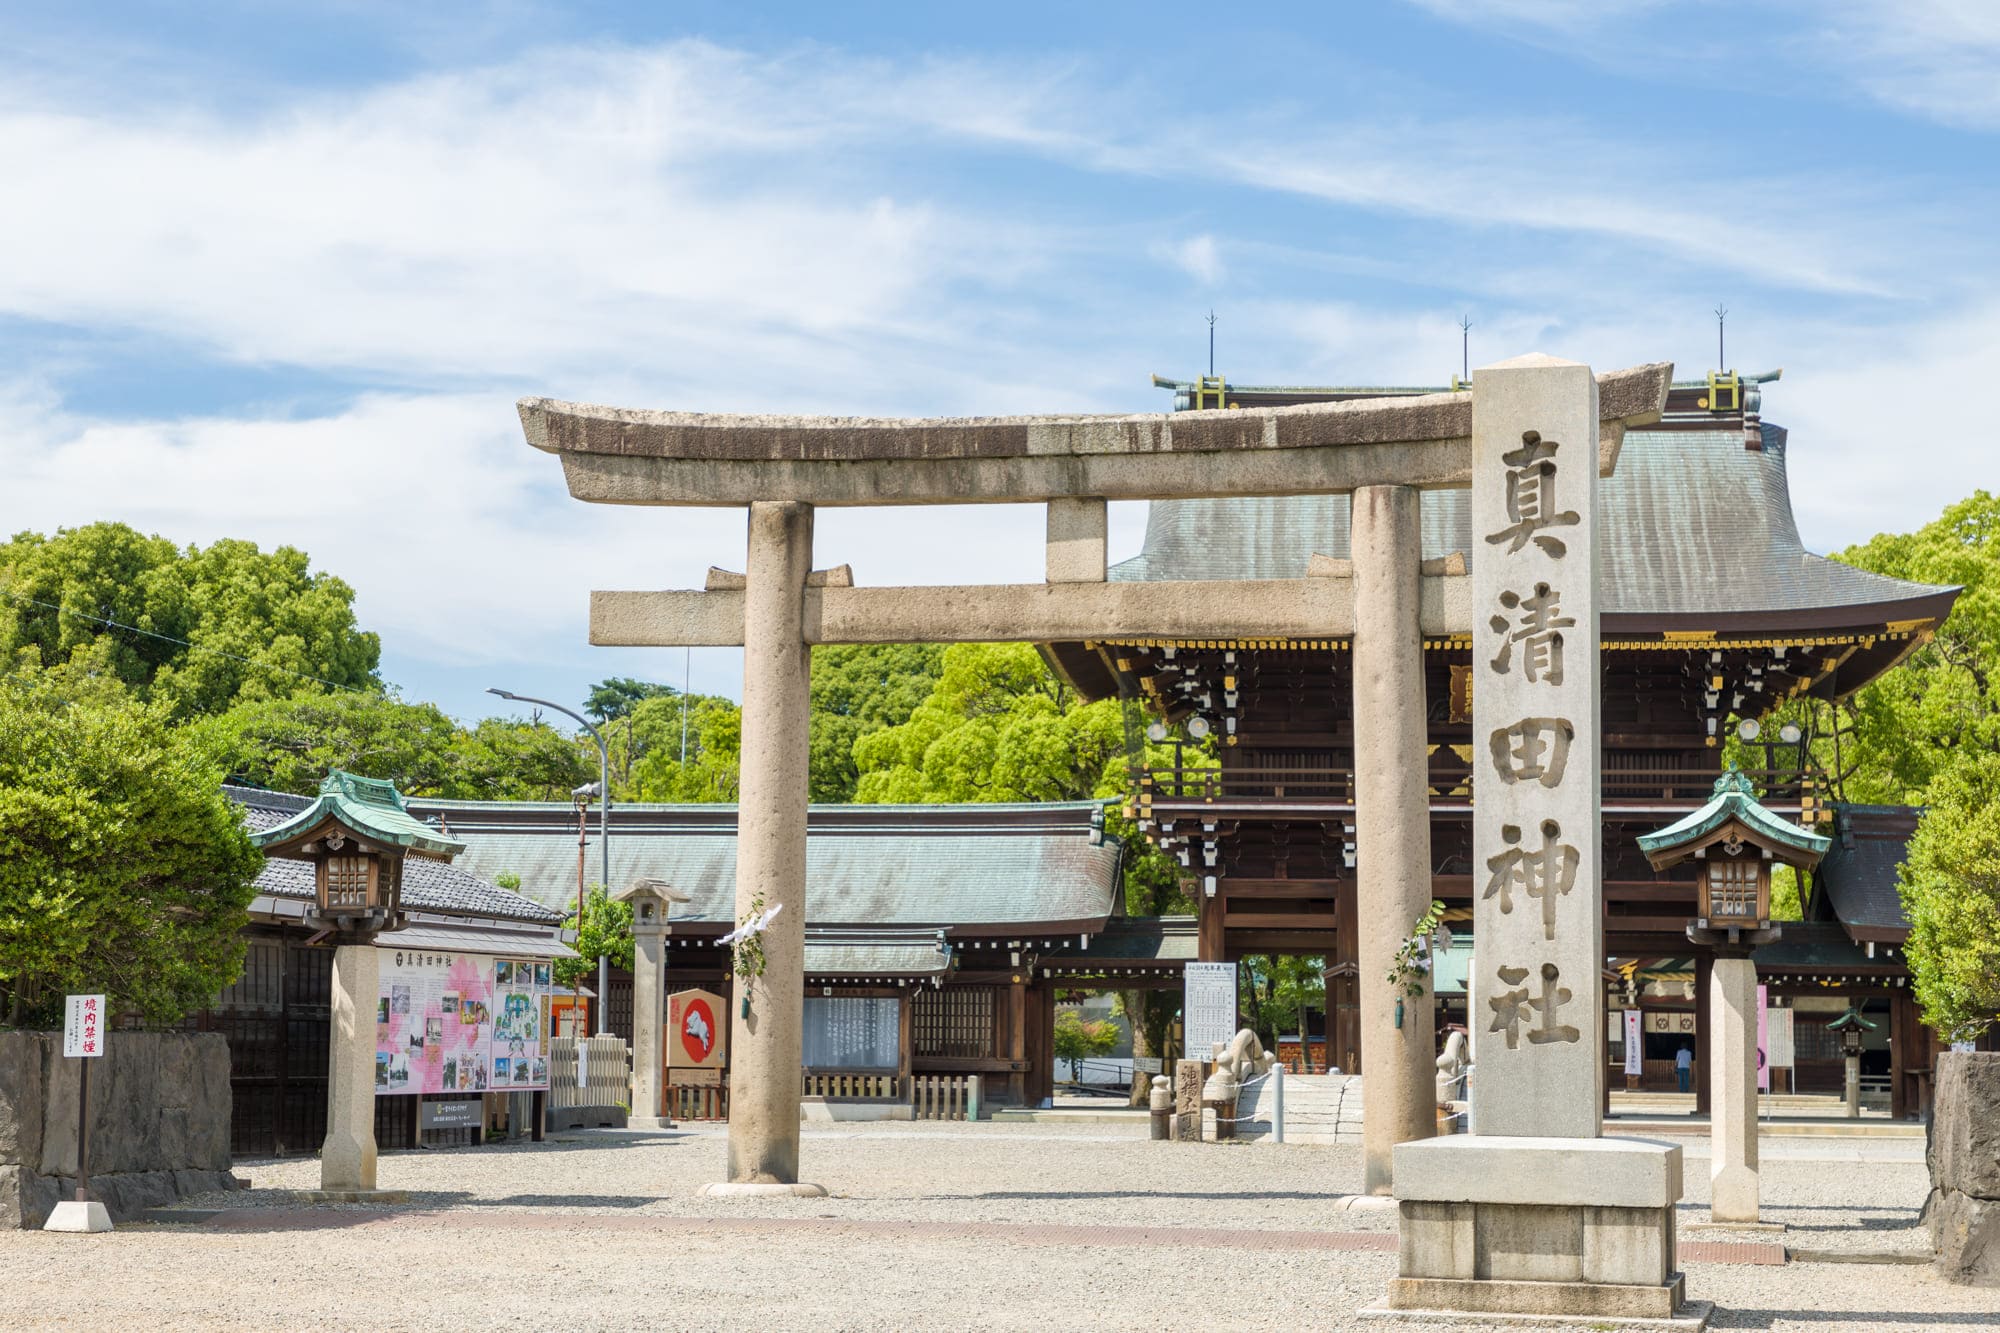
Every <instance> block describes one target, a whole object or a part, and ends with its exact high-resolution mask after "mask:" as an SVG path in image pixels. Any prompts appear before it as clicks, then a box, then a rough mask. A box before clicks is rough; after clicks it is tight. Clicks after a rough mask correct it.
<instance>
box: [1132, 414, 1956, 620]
mask: <svg viewBox="0 0 2000 1333" xmlns="http://www.w3.org/2000/svg"><path fill="white" fill-rule="evenodd" d="M1599 487H1600V489H1599V492H1598V497H1599V498H1598V503H1599V513H1598V523H1597V532H1598V559H1599V569H1600V570H1601V571H1602V577H1603V580H1604V586H1603V590H1602V591H1601V593H1600V594H1599V596H1600V599H1601V600H1600V603H1599V604H1600V606H1601V607H1602V608H1603V610H1602V614H1603V628H1604V631H1605V632H1606V633H1607V634H1609V633H1618V632H1620V631H1627V632H1631V631H1640V630H1659V629H1674V628H1681V627H1685V628H1691V629H1692V628H1699V629H1716V630H1729V629H1733V628H1742V629H1756V630H1774V629H1781V628H1788V627H1797V626H1802V625H1808V624H1812V625H1819V624H1827V625H1843V624H1848V625H1864V624H1874V625H1881V624H1883V623H1885V621H1896V620H1928V621H1937V620H1942V619H1943V617H1944V615H1945V614H1946V612H1948V611H1949V610H1950V608H1951V600H1952V597H1953V596H1954V595H1955V592H1956V590H1955V589H1951V588H1939V587H1934V586H1932V585H1930V584H1923V583H1906V582H1904V581H1903V580H1901V579H1892V578H1885V577H1883V576H1882V575H1880V574H1871V573H1869V572H1868V571H1866V570H1862V569H1855V568H1854V567H1852V566H1850V565H1843V564H1841V563H1839V562H1838V561H1834V560H1828V559H1827V558H1825V557H1824V556H1819V555H1814V554H1813V553H1812V552H1810V551H1808V550H1806V549H1805V546H1804V544H1803V543H1802V542H1801V541H1800V539H1799V530H1798V524H1797V522H1796V521H1795V520H1794V519H1793V517H1792V499H1791V489H1790V481H1789V478H1788V477H1787V475H1786V439H1785V432H1784V431H1783V430H1782V429H1781V428H1779V427H1776V426H1770V425H1766V426H1764V428H1763V447H1762V448H1761V449H1746V448H1745V447H1744V444H1743V433H1742V431H1741V430H1713V431H1706V430H1704V431H1689V430H1676V431H1667V430H1661V431H1648V430H1631V431H1627V432H1626V434H1625V441H1624V445H1623V447H1622V449H1621V450H1620V452H1619V455H1618V467H1617V470H1616V471H1615V472H1614V473H1613V474H1612V475H1611V476H1609V477H1606V478H1604V479H1603V480H1602V481H1601V482H1600V483H1599ZM1422 516H1423V554H1424V558H1425V559H1436V558H1440V557H1443V556H1447V555H1450V554H1451V553H1453V552H1457V551H1470V550H1472V549H1473V548H1472V510H1471V497H1470V494H1469V493H1468V492H1465V491H1426V492H1425V493H1424V495H1423V499H1422ZM1314 554H1322V555H1328V556H1332V557H1335V558H1345V557H1347V555H1348V498H1347V497H1346V496H1344V495H1318V496H1292V497H1284V498H1267V499H1227V500H1172V501H1155V502H1154V503H1153V505H1152V507H1151V511H1150V513H1149V515H1148V517H1147V521H1146V542H1145V546H1144V548H1143V551H1142V553H1141V554H1140V555H1138V556H1136V557H1134V558H1133V559H1131V560H1128V561H1125V562H1124V563H1122V564H1120V565H1117V566H1115V567H1114V568H1113V569H1112V570H1111V578H1112V579H1114V580H1130V581H1134V582H1138V581H1147V582H1150V581H1160V580H1179V579H1283V578H1303V577H1305V575H1306V573H1307V568H1306V567H1307V564H1308V562H1309V561H1310V560H1311V558H1312V556H1313V555H1314Z"/></svg>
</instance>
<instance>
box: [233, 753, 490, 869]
mask: <svg viewBox="0 0 2000 1333" xmlns="http://www.w3.org/2000/svg"><path fill="white" fill-rule="evenodd" d="M329 822H333V823H338V824H340V825H342V826H343V827H345V828H347V829H349V830H350V831H352V832H354V833H356V834H358V835H360V836H361V837H363V838H367V839H370V840H371V841H374V842H378V843H381V844H382V845H384V846H386V847H395V848H399V849H401V850H402V851H404V852H406V853H408V854H409V855H411V856H422V857H433V858H435V859H437V860H441V861H448V860H450V859H451V858H452V857H454V856H457V855H458V854H459V853H460V852H462V851H464V850H465V844H464V843H462V842H460V841H458V840H457V839H456V838H452V837H448V836H446V835H444V834H441V833H439V832H438V831H437V830H436V829H433V828H431V827H430V826H428V825H426V824H425V823H424V822H423V821H422V820H419V819H414V818H412V817H411V816H410V812H409V810H408V808H407V807H406V806H405V804H404V802H403V794H402V793H401V792H399V791H397V790H396V788H395V786H394V784H392V783H388V782H384V781H382V780H381V779H379V778H364V777H358V776H356V775H355V774H353V773H344V772H342V771H341V770H339V769H337V768H336V769H334V770H333V771H332V772H330V773H328V774H327V775H326V777H325V778H324V779H322V780H321V782H320V784H319V795H318V797H316V798H315V799H314V800H313V802H312V804H311V805H308V806H307V807H306V808H305V809H303V810H301V811H299V813H298V814H296V815H294V816H292V817H291V818H290V819H287V820H286V821H284V822H283V823H282V824H275V825H273V826H272V827H270V828H267V829H260V830H258V831H257V832H255V833H252V834H251V835H250V841H251V842H252V843H254V844H256V846H257V847H258V849H259V850H261V851H262V852H263V853H264V854H265V855H266V856H285V855H287V851H286V844H288V843H292V842H296V841H299V840H301V839H304V838H308V837H310V836H313V835H314V834H315V833H316V831H317V830H318V829H319V827H320V826H321V825H322V824H326V823H329ZM274 849H275V850H274Z"/></svg>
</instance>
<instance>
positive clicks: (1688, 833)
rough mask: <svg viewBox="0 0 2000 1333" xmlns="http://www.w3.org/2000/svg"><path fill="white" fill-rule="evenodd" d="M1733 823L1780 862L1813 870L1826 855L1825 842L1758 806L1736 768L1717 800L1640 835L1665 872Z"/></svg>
mask: <svg viewBox="0 0 2000 1333" xmlns="http://www.w3.org/2000/svg"><path fill="white" fill-rule="evenodd" d="M1732 821H1733V822H1735V823H1736V824H1738V825H1740V826H1741V827H1742V828H1744V829H1746V830H1748V831H1749V832H1750V833H1751V834H1753V835H1754V836H1756V837H1758V838H1760V839H1761V840H1762V841H1763V842H1765V843H1766V844H1767V845H1768V846H1770V847H1771V848H1772V849H1774V850H1775V851H1777V852H1778V853H1779V859H1781V860H1785V861H1790V862H1794V863H1796V864H1799V865H1805V866H1810V865H1812V864H1813V863H1815V862H1817V861H1818V860H1819V859H1820V857H1822V856H1824V855H1825V854H1826V849H1827V839H1826V838H1823V837H1821V836H1820V835H1819V834H1817V833H1814V832H1812V831H1811V830H1809V829H1803V828H1800V827H1799V826H1798V825H1797V824H1794V823H1792V822H1791V821H1789V820H1785V819H1780V818H1779V817H1778V816H1777V815H1774V814H1772V813H1771V812H1770V811H1769V810H1766V809H1765V808H1764V807H1763V806H1762V805H1761V804H1759V803H1758V801H1757V797H1756V790H1755V788H1753V787H1752V786H1751V784H1750V779H1749V778H1748V777H1746V776H1744V774H1743V773H1742V772H1741V771H1740V770H1738V769H1737V767H1736V765H1735V764H1731V765H1730V766H1729V771H1728V772H1726V773H1724V774H1723V775H1722V776H1721V777H1719V778H1717V779H1716V780H1715V798H1714V799H1713V800H1711V801H1710V802H1709V803H1708V804H1707V805H1704V806H1703V807H1702V808H1701V809H1699V810H1696V811H1694V812H1693V813H1691V814H1688V815H1684V816H1682V817H1681V818H1680V819H1678V820H1675V821H1674V822H1673V823H1671V824H1669V825H1667V826H1666V827H1665V828H1663V829H1660V830H1659V831H1657V832H1654V833H1642V834H1640V835H1639V850H1640V851H1642V852H1644V853H1645V854H1646V855H1647V856H1649V857H1651V858H1652V860H1653V865H1654V868H1655V869H1661V868H1664V866H1665V865H1666V864H1667V862H1666V858H1667V857H1668V856H1669V855H1671V854H1673V853H1679V854H1680V855H1681V856H1682V857H1683V858H1685V857H1687V856H1689V855H1692V854H1693V853H1692V852H1691V851H1689V850H1687V849H1689V848H1691V847H1693V846H1694V844H1696V843H1699V842H1700V841H1701V840H1702V839H1704V838H1707V837H1709V836H1711V835H1712V834H1714V833H1715V832H1716V830H1718V829H1720V828H1721V827H1722V826H1723V825H1725V824H1728V823H1730V822H1732Z"/></svg>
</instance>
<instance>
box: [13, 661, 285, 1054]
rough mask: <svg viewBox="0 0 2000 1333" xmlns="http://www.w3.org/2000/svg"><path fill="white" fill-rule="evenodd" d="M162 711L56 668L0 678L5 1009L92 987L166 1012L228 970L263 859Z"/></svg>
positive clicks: (209, 995)
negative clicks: (8, 1005)
mask: <svg viewBox="0 0 2000 1333" xmlns="http://www.w3.org/2000/svg"><path fill="white" fill-rule="evenodd" d="M168 712H169V705H168V704H167V703H166V702H165V701H164V700H161V701H156V702H152V703H143V702H140V701H139V700H136V699H133V698H131V697H129V696H128V695H126V694H125V692H124V691H123V690H122V689H119V688H113V687H110V686H109V685H108V683H107V681H106V680H105V679H104V678H102V677H91V676H88V675H86V676H84V677H83V678H82V679H80V680H79V679H76V678H73V677H72V674H71V672H70V670H69V668H67V667H58V668H55V669H52V670H42V669H40V668H35V667H23V668H19V669H17V670H15V671H14V672H12V673H10V674H9V675H7V676H6V677H4V678H0V985H4V986H5V987H6V988H7V989H8V990H9V991H10V992H11V996H12V999H13V1001H14V1008H15V1010H16V1012H17V1013H18V1014H19V1016H21V1017H25V1018H30V1019H36V1020H41V1021H50V1020H52V1019H53V1018H54V1016H55V1013H56V1011H57V1009H58V1008H59V1006H60V1004H61V998H62V996H63V995H65V994H76V993H92V992H99V991H101V992H103V993H105V994H106V995H108V996H109V997H110V1000H111V1004H112V1005H113V1007H114V1008H117V1009H132V1010H136V1011H137V1012H139V1013H140V1014H142V1015H143V1016H144V1017H145V1018H146V1019H147V1020H148V1021H150V1022H154V1023H169V1022H172V1021H174V1020H176V1019H178V1018H180V1017H181V1016H182V1015H184V1014H186V1013H188V1012H189V1011H191V1010H194V1009H199V1008H201V1007H202V1006H204V1005H206V1004H208V1003H210V1002H211V1001H213V999H214V998H215V995H216V994H217V992H219V991H220V990H222V988H223V987H224V986H226V985H228V984H229V983H230V982H231V981H233V980H234V979H235V977H236V975H237V973H238V971H239V970H240V968H241V966H242V960H243V947H244V946H243V940H242V934H241V932H242V928H243V920H244V912H245V910H246V909H247V908H248V907H249V905H250V900H251V898H252V897H253V896H255V890H254V888H253V887H252V882H253V881H254V880H255V878H256V876H257V872H258V871H259V869H260V868H261V867H262V866H263V857H262V856H261V855H260V854H259V853H258V852H257V850H256V849H255V848H254V847H252V846H251V845H250V839H249V835H248V834H247V833H245V832H244V829H243V825H242V823H241V821H240V819H239V816H238V813H237V810H236V807H235V805H234V804H233V803H232V802H231V801H230V800H229V799H228V798H227V797H225V796H224V795H223V794H222V790H221V779H222V774H221V772H220V771H219V770H218V769H217V768H216V767H215V765H214V763H213V762H212V760H211V759H210V758H209V757H208V755H207V754H206V752H205V751H204V750H203V749H202V747H201V746H199V745H198V744H195V743H194V742H193V738H192V737H190V736H189V735H188V734H187V733H186V732H185V731H182V730H176V729H174V728H172V727H170V726H169V724H168Z"/></svg>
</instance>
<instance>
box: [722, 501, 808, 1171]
mask: <svg viewBox="0 0 2000 1333" xmlns="http://www.w3.org/2000/svg"><path fill="white" fill-rule="evenodd" d="M812 538H813V511H812V506H811V505H807V504H799V503H796V502H782V503H767V502H759V503H756V504H752V505H751V506H750V553H749V564H748V566H747V567H746V570H745V584H744V588H745V592H744V603H743V749H742V760H741V770H740V780H739V796H738V804H737V815H736V919H737V921H738V922H739V923H741V922H743V921H746V920H749V919H750V918H751V917H752V916H753V915H756V916H761V915H762V914H763V913H765V912H767V911H772V910H775V911H776V913H777V915H776V916H774V917H772V918H771V920H770V923H769V924H768V925H767V926H766V927H765V928H764V929H763V930H762V931H761V932H760V933H758V934H757V935H756V936H755V940H756V943H757V944H758V945H761V947H762V952H763V971H762V973H761V974H760V975H757V976H754V977H748V978H745V977H741V976H739V977H737V978H736V996H735V1000H734V1002H733V1003H732V1004H731V1005H730V1010H729V1013H730V1018H729V1022H730V1046H729V1180H728V1182H727V1183H725V1184H720V1185H710V1186H708V1187H707V1189H706V1190H705V1191H704V1192H705V1193H711V1194H803V1195H819V1194H824V1193H825V1192H826V1191H825V1190H823V1189H821V1188H820V1187H819V1186H817V1185H809V1184H801V1183H800V1182H799V1095H800V1092H801V1088H800V1081H801V1075H802V1069H803V1066H802V1064H801V1045H800V1043H801V1037H802V1031H803V1027H804V1018H805V943H806V801H807V762H808V757H809V750H808V745H807V737H808V733H809V725H810V720H811V719H810V701H809V695H808V689H807V687H808V677H809V673H810V667H811V656H812V650H811V648H810V647H809V646H808V645H807V644H806V640H805V590H806V575H807V574H808V573H809V572H810V570H811V568H812ZM740 947H741V946H739V948H740Z"/></svg>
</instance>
